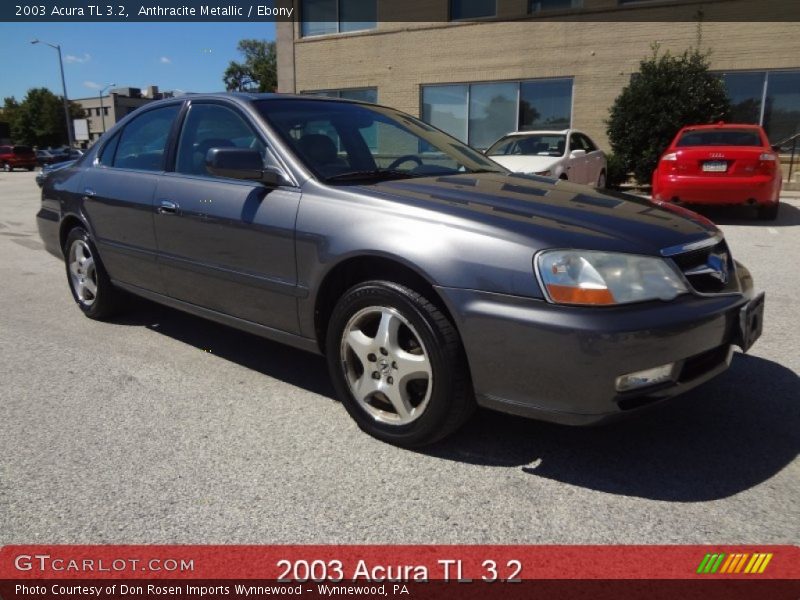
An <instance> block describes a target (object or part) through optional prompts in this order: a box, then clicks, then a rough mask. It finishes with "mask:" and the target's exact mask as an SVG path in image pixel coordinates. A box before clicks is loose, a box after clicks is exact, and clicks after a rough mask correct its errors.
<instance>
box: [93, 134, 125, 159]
mask: <svg viewBox="0 0 800 600" xmlns="http://www.w3.org/2000/svg"><path fill="white" fill-rule="evenodd" d="M97 136H98V137H100V134H97ZM119 137H120V134H119V133H116V134H114V137H112V138H111V139H110V140H109V141H108V142H106V145H105V146H103V149H102V150H101V151H100V164H101V165H104V166H106V167H110V166H111V165H112V164H114V153H115V152H116V150H117V144H119Z"/></svg>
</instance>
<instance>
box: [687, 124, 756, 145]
mask: <svg viewBox="0 0 800 600" xmlns="http://www.w3.org/2000/svg"><path fill="white" fill-rule="evenodd" d="M675 145H676V146H677V147H678V148H687V147H692V146H761V145H762V142H761V135H760V134H759V130H758V129H756V128H752V127H751V128H749V129H727V128H726V129H694V130H692V129H690V130H688V131H686V132H684V133H683V135H681V139H679V140H678V143H677V144H675Z"/></svg>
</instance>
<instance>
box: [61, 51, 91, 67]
mask: <svg viewBox="0 0 800 600" xmlns="http://www.w3.org/2000/svg"><path fill="white" fill-rule="evenodd" d="M90 60H92V55H91V54H87V53H86V52H84V53H83V56H75V55H74V54H67V55H66V56H65V57H64V62H65V63H67V64H73V63H85V62H89V61H90Z"/></svg>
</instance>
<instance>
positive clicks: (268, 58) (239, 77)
mask: <svg viewBox="0 0 800 600" xmlns="http://www.w3.org/2000/svg"><path fill="white" fill-rule="evenodd" d="M237 50H238V51H239V52H241V53H242V54H243V55H244V62H236V61H233V60H232V61H231V62H230V63H229V64H228V68H227V69H225V74H224V75H223V76H222V81H223V82H224V83H225V89H226V90H228V91H229V92H231V91H242V90H245V89H251V88H253V87H257V88H258V91H259V92H274V91H275V90H276V89H277V87H278V68H277V52H276V49H275V42H269V41H267V40H241V41H240V42H239V45H238V46H237Z"/></svg>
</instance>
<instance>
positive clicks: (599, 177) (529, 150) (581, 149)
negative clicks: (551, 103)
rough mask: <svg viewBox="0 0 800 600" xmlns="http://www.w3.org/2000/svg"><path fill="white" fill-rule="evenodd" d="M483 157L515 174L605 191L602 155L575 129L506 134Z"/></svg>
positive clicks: (603, 155)
mask: <svg viewBox="0 0 800 600" xmlns="http://www.w3.org/2000/svg"><path fill="white" fill-rule="evenodd" d="M486 156H488V157H490V158H491V159H492V160H493V161H495V162H498V163H500V164H501V165H503V166H504V167H505V168H507V169H510V170H511V171H513V172H515V173H526V174H529V175H544V176H546V177H553V178H556V179H567V180H569V181H573V182H575V183H584V184H587V185H593V186H596V187H598V188H604V187H606V155H605V154H604V153H603V151H602V150H598V148H597V144H595V143H594V142H593V141H592V140H591V139H590V138H589V136H588V135H586V134H585V133H583V132H581V131H577V130H575V129H564V130H563V131H517V132H514V133H509V134H506V135H504V136H503V137H501V138H500V139H499V140H497V141H496V142H495V143H494V144H493V145H492V146H491V147H490V148H489V149H488V150H487V151H486Z"/></svg>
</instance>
